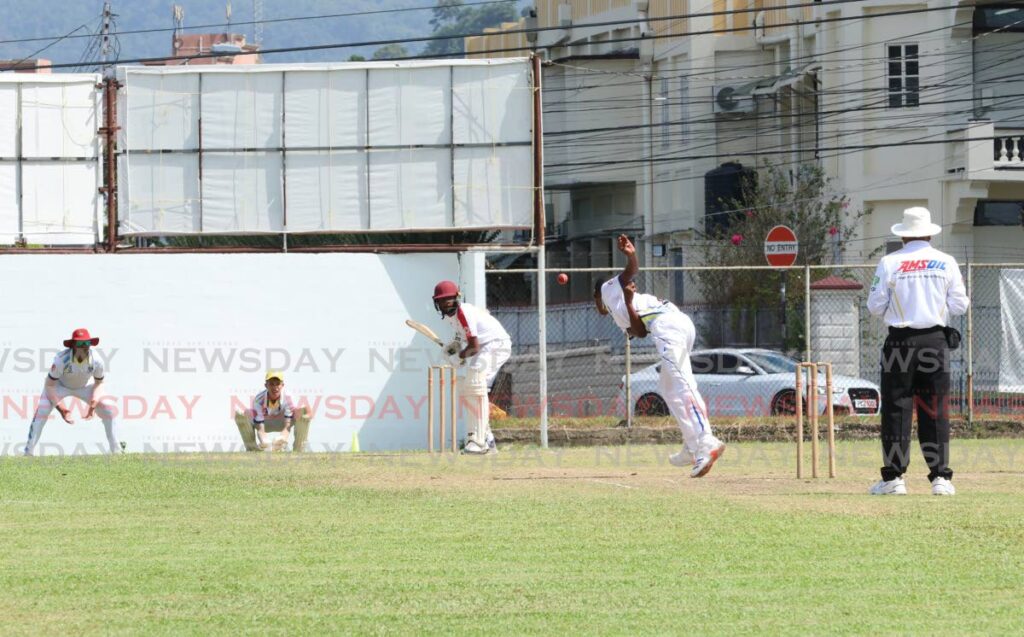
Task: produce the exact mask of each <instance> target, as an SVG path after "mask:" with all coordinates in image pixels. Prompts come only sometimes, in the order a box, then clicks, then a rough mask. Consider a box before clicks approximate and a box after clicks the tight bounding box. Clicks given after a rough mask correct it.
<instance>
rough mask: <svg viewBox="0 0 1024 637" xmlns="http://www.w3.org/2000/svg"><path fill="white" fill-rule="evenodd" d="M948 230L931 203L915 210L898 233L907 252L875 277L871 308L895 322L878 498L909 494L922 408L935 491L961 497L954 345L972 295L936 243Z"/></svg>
mask: <svg viewBox="0 0 1024 637" xmlns="http://www.w3.org/2000/svg"><path fill="white" fill-rule="evenodd" d="M940 232H942V227H941V226H938V225H936V224H934V223H932V220H931V213H930V212H928V209H927V208H907V209H906V210H904V211H903V223H898V224H896V225H894V226H893V227H892V233H893V234H895V235H896V236H898V237H900V238H901V239H903V249H901V250H898V251H896V252H893V253H892V254H888V255H886V256H884V257H882V260H881V262H879V264H878V269H877V270H875V278H874V280H873V281H872V282H871V293H870V294H869V295H868V310H869V311H870V312H871V313H872V314H875V315H877V316H881V317H882V318H883V320H884V321H885V323H886V325H888V326H889V336H888V337H887V338H886V339H885V344H884V345H883V346H882V461H883V463H884V466H883V467H882V479H881V480H879V481H878V482H877V483H875V484H874V485H873V486H872V487H871V491H870V493H871V494H872V495H906V493H907V485H906V483H905V482H904V481H903V474H904V473H905V472H906V470H907V465H908V464H910V458H909V454H910V429H911V423H912V421H913V416H914V409H915V407H916V409H917V438H918V441H919V442H920V444H921V453H922V454H923V455H924V458H925V462H927V463H928V469H929V472H928V480H929V481H930V482H931V484H932V495H953V494H954V493H956V489H954V488H953V483H952V482H950V479H951V478H952V477H953V472H952V470H950V468H949V410H948V407H949V405H948V401H949V350H950V348H953V349H955V348H956V347H958V346H959V338H960V334H959V332H957V331H956V330H954V329H952V328H948V327H947V321H948V319H949V317H950V316H958V315H960V314H963V313H964V312H966V311H967V305H968V303H969V300H968V298H967V293H966V291H965V290H964V280H963V276H961V274H960V267H959V266H958V265H957V263H956V259H954V258H953V257H951V256H950V255H948V254H946V253H944V252H940V251H939V250H936V249H935V248H933V247H932V246H931V244H930V243H929V241H930V240H931V238H932V237H933V236H935V235H937V234H939V233H940Z"/></svg>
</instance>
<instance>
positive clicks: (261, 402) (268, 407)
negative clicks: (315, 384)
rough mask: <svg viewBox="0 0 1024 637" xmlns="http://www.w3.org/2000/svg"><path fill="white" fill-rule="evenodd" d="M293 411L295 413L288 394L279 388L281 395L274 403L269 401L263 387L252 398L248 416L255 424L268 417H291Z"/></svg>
mask: <svg viewBox="0 0 1024 637" xmlns="http://www.w3.org/2000/svg"><path fill="white" fill-rule="evenodd" d="M293 413H295V405H294V404H293V403H292V399H291V398H290V397H289V396H288V394H286V393H284V390H281V397H280V398H279V399H278V400H277V402H276V403H271V402H270V398H269V397H268V396H267V390H265V389H264V390H263V391H261V392H260V393H258V394H256V398H253V399H252V410H251V414H250V417H251V418H252V422H253V424H255V425H259V424H260V423H262V422H264V421H266V420H267V419H268V418H281V417H284V418H291V417H292V414H293Z"/></svg>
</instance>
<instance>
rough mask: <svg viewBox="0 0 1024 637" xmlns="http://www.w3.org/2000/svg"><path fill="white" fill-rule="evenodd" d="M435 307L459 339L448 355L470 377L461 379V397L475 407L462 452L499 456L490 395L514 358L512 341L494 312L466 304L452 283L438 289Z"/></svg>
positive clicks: (447, 348) (470, 411) (450, 345)
mask: <svg viewBox="0 0 1024 637" xmlns="http://www.w3.org/2000/svg"><path fill="white" fill-rule="evenodd" d="M434 307H435V308H436V309H437V311H438V312H440V313H441V316H442V317H444V320H445V322H447V323H448V324H449V325H451V326H452V328H454V330H455V339H454V340H453V341H452V342H450V343H448V345H446V346H445V348H444V352H445V354H447V355H448V356H449V357H452V358H455V359H456V362H457V363H459V364H460V365H462V364H465V365H466V374H465V375H464V376H462V377H461V378H459V380H458V390H459V395H460V396H464V397H465V398H464V399H462V400H466V401H469V402H470V405H471V407H470V409H467V410H466V444H465V446H464V447H463V449H462V450H463V452H465V453H471V454H486V453H497V451H498V446H497V445H496V444H495V442H494V434H493V433H492V432H491V425H490V400H489V398H488V393H489V392H490V389H491V387H492V386H493V385H494V378H495V376H497V375H498V370H500V369H501V366H502V365H504V364H505V362H506V361H507V360H508V359H509V356H511V355H512V338H511V337H510V336H509V335H508V332H506V331H505V328H504V327H502V326H501V323H500V322H498V319H496V318H494V317H493V316H491V314H490V312H488V311H487V310H485V309H483V308H479V307H476V306H474V305H471V304H469V303H464V302H463V301H462V298H461V293H460V291H459V286H458V285H456V284H455V283H454V282H452V281H441V282H440V283H438V284H437V285H436V286H434Z"/></svg>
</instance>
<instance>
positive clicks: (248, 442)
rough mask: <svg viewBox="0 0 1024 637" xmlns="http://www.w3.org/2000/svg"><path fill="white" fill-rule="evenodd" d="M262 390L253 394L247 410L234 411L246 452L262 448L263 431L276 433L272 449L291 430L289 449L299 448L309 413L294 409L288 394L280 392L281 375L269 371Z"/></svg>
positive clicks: (264, 443) (303, 441)
mask: <svg viewBox="0 0 1024 637" xmlns="http://www.w3.org/2000/svg"><path fill="white" fill-rule="evenodd" d="M263 387H264V389H263V391H261V392H260V393H259V394H256V397H255V398H253V400H252V407H251V408H250V409H249V410H248V411H237V412H235V424H236V425H238V432H239V433H240V434H242V442H244V443H245V449H246V451H262V450H264V449H266V448H267V446H268V445H269V440H268V437H267V433H268V432H270V433H274V432H280V433H279V434H278V436H277V438H276V439H275V440H274V443H273V450H274V451H281V450H282V449H285V448H286V447H287V446H288V438H289V437H290V436H291V434H292V431H293V429H294V432H295V441H294V443H293V444H292V450H293V451H303V450H305V447H306V438H307V437H308V436H309V419H310V416H309V413H308V412H307V410H306V408H305V407H299V408H298V409H296V408H295V405H294V404H293V403H292V399H291V397H290V396H288V395H287V394H285V392H284V374H283V373H282V372H279V371H269V372H267V376H266V379H265V382H264V383H263Z"/></svg>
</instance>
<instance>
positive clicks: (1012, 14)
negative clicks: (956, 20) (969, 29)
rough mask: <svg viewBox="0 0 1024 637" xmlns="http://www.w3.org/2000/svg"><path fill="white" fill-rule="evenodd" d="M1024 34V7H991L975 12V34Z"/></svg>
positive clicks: (977, 9)
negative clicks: (997, 32)
mask: <svg viewBox="0 0 1024 637" xmlns="http://www.w3.org/2000/svg"><path fill="white" fill-rule="evenodd" d="M987 31H999V32H1001V33H1003V32H1006V31H1018V32H1024V7H1020V6H1016V7H1014V6H1001V5H989V6H987V7H985V8H981V7H978V8H976V9H975V10H974V32H975V33H984V32H987Z"/></svg>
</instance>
